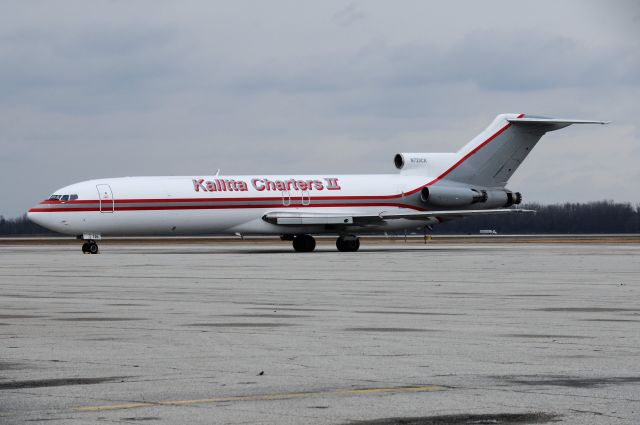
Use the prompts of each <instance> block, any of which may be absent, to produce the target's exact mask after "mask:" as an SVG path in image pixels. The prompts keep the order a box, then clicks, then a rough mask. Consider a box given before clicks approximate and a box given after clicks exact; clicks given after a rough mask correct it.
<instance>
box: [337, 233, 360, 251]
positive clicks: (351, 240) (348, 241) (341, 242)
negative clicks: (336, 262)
mask: <svg viewBox="0 0 640 425" xmlns="http://www.w3.org/2000/svg"><path fill="white" fill-rule="evenodd" d="M336 248H338V251H340V252H356V251H357V250H358V249H359V248H360V239H358V238H357V237H355V236H349V237H348V238H345V237H344V236H340V237H339V238H338V239H336Z"/></svg>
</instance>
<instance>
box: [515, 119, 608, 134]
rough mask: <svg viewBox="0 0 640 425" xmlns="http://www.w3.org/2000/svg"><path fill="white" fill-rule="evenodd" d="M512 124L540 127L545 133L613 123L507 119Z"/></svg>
mask: <svg viewBox="0 0 640 425" xmlns="http://www.w3.org/2000/svg"><path fill="white" fill-rule="evenodd" d="M507 121H509V122H510V123H511V124H514V125H516V126H526V127H539V128H541V129H543V130H544V131H553V130H559V129H561V128H565V127H568V126H570V125H571V124H601V125H605V124H610V123H611V121H596V120H573V119H564V118H544V117H526V118H525V117H523V118H507Z"/></svg>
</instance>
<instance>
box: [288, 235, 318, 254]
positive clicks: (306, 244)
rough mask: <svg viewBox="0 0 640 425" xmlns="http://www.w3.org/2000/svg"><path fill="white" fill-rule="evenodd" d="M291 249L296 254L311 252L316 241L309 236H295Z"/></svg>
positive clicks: (314, 247)
mask: <svg viewBox="0 0 640 425" xmlns="http://www.w3.org/2000/svg"><path fill="white" fill-rule="evenodd" d="M293 249H295V250H296V251H297V252H311V251H313V250H314V249H316V240H315V239H314V238H313V236H311V235H296V237H295V238H293Z"/></svg>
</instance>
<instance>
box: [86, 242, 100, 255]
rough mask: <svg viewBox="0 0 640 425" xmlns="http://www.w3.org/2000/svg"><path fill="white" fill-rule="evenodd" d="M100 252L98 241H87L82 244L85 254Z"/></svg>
mask: <svg viewBox="0 0 640 425" xmlns="http://www.w3.org/2000/svg"><path fill="white" fill-rule="evenodd" d="M98 252H100V250H99V249H98V244H97V243H96V241H86V242H85V243H83V244H82V253H84V254H97V253H98Z"/></svg>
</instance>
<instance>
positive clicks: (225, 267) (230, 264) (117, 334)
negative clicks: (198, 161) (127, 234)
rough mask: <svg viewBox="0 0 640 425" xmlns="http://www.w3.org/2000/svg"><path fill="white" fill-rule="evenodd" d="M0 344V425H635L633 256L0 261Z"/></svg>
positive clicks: (286, 250)
mask: <svg viewBox="0 0 640 425" xmlns="http://www.w3.org/2000/svg"><path fill="white" fill-rule="evenodd" d="M0 338H1V343H0V423H2V424H17V423H39V422H42V423H45V422H46V423H47V424H51V423H64V424H87V423H96V422H98V423H136V424H137V423H149V424H155V423H161V424H213V423H225V424H247V423H249V424H254V423H259V424H351V423H356V424H361V425H365V424H366V425H370V424H377V425H383V424H395V423H398V424H399V423H402V424H424V425H430V424H449V425H452V424H516V423H517V424H525V423H567V424H638V423H640V244H637V243H626V244H615V243H607V244H599V243H597V242H596V243H588V244H581V243H563V244H554V243H544V242H535V241H534V242H531V243H526V244H513V243H509V244H507V243H499V242H498V243H491V244H486V243H447V244H432V245H429V244H428V245H421V244H419V243H412V244H402V243H388V242H384V241H383V242H377V243H374V242H370V243H367V242H366V241H364V242H363V244H362V248H361V251H360V252H357V253H338V252H337V251H336V250H335V247H333V246H331V245H329V244H324V243H323V244H320V245H319V247H318V251H317V252H315V253H308V254H306V253H305V254H302V253H294V252H292V250H291V247H290V244H289V243H285V242H283V243H276V242H268V243H259V244H258V243H252V242H247V243H240V244H237V243H236V244H223V243H221V244H212V243H203V242H198V241H195V242H194V241H191V242H190V243H175V244H165V243H155V244H154V243H145V244H141V245H134V244H130V243H129V244H124V243H121V244H118V243H117V242H115V243H111V244H103V245H101V254H100V255H83V254H81V253H80V246H79V244H77V245H67V244H61V245H55V244H47V245H44V244H42V245H40V244H30V245H24V244H11V243H4V244H2V245H0ZM394 418H396V419H394ZM397 418H401V419H397ZM410 418H415V419H410Z"/></svg>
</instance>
